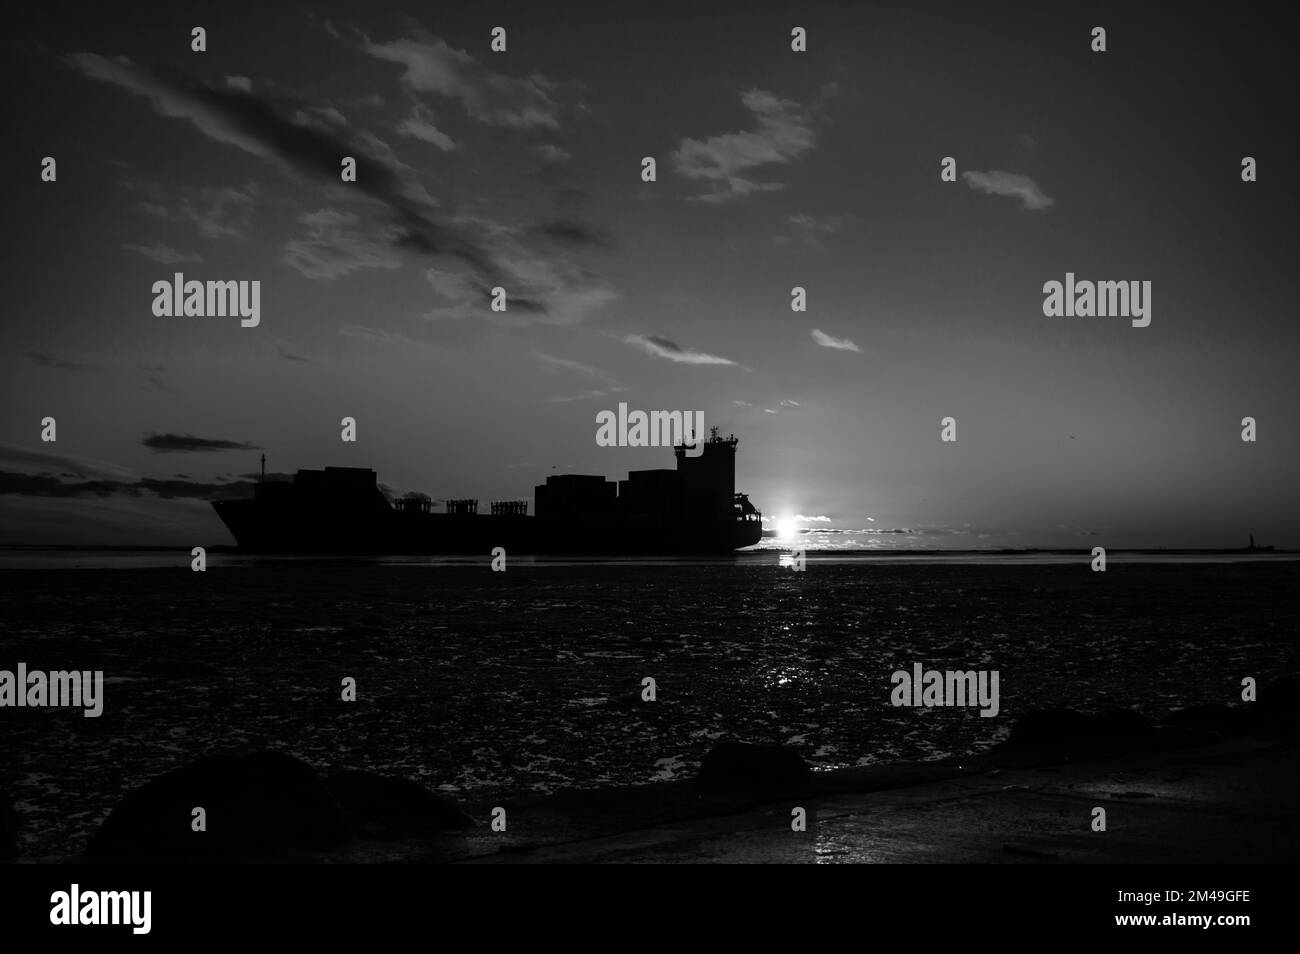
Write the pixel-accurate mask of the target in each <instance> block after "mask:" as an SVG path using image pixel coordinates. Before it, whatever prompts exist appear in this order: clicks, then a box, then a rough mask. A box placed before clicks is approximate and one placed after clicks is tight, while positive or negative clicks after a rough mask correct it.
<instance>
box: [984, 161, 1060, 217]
mask: <svg viewBox="0 0 1300 954" xmlns="http://www.w3.org/2000/svg"><path fill="white" fill-rule="evenodd" d="M961 176H962V178H963V179H965V180H966V184H967V185H969V186H970V187H971V188H972V189H979V190H980V191H982V192H987V193H989V194H990V195H1009V196H1014V197H1015V198H1017V199H1020V200H1021V202H1023V203H1024V208H1026V209H1030V210H1038V209H1045V208H1047V207H1048V206H1050V205H1054V204H1055V202H1054V201H1053V200H1052V199H1051V198H1049V197H1048V196H1047V195H1046V194H1044V192H1043V190H1042V189H1040V188H1039V187H1038V185H1037V183H1035V182H1034V180H1033V179H1031V178H1029V176H1022V175H1017V174H1016V173H1014V172H999V171H997V170H994V171H992V172H963V173H962V174H961Z"/></svg>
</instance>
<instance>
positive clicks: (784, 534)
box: [776, 517, 799, 540]
mask: <svg viewBox="0 0 1300 954" xmlns="http://www.w3.org/2000/svg"><path fill="white" fill-rule="evenodd" d="M798 532H799V527H798V525H796V524H795V522H794V518H793V517H778V518H777V521H776V535H777V536H778V537H780V538H781V539H783V540H788V539H789V538H790V537H793V536H794V535H795V534H797V533H798Z"/></svg>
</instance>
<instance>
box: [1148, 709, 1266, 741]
mask: <svg viewBox="0 0 1300 954" xmlns="http://www.w3.org/2000/svg"><path fill="white" fill-rule="evenodd" d="M1246 715H1247V714H1246V712H1245V710H1244V709H1239V708H1233V707H1232V706H1224V705H1210V706H1188V707H1187V708H1185V709H1175V710H1174V711H1173V712H1171V713H1169V715H1167V716H1165V718H1164V724H1165V725H1167V726H1172V727H1173V728H1176V729H1194V730H1196V731H1198V732H1217V733H1219V734H1221V735H1232V734H1233V733H1236V732H1241V731H1244V730H1245V728H1246V722H1247V718H1246Z"/></svg>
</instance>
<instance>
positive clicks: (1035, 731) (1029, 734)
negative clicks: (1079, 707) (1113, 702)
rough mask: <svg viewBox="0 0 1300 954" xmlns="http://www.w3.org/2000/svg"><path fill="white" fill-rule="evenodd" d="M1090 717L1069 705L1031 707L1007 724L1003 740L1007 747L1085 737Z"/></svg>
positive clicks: (1071, 740) (1034, 745)
mask: <svg viewBox="0 0 1300 954" xmlns="http://www.w3.org/2000/svg"><path fill="white" fill-rule="evenodd" d="M1091 731H1092V720H1091V719H1090V718H1089V717H1088V716H1086V715H1084V714H1083V713H1081V712H1075V711H1074V710H1073V709H1035V710H1034V711H1033V712H1029V713H1026V714H1025V715H1024V716H1022V717H1021V718H1020V720H1019V721H1018V722H1016V724H1015V725H1013V726H1012V727H1011V735H1010V736H1009V737H1008V738H1007V740H1006V742H1004V743H1003V744H1004V745H1006V746H1008V747H1011V748H1040V747H1042V748H1046V747H1050V746H1057V745H1061V744H1062V743H1069V744H1077V743H1078V742H1080V741H1086V740H1087V739H1088V737H1089V733H1090V732H1091Z"/></svg>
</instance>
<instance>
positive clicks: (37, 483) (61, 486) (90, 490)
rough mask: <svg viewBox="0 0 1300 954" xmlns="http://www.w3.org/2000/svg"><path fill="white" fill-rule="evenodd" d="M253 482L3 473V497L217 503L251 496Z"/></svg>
mask: <svg viewBox="0 0 1300 954" xmlns="http://www.w3.org/2000/svg"><path fill="white" fill-rule="evenodd" d="M253 484H254V482H253V481H251V480H235V481H228V482H208V483H205V482H202V481H195V480H179V479H175V478H173V479H170V480H158V479H156V478H153V477H142V478H140V479H139V480H134V481H122V480H80V481H69V480H64V479H63V478H62V477H59V476H55V475H53V474H15V473H10V472H8V471H0V495H3V494H21V495H23V496H28V497H110V496H125V497H139V496H142V495H143V494H152V495H153V496H156V497H162V498H164V499H176V498H193V499H197V500H213V499H216V498H220V497H251V496H252V495H253Z"/></svg>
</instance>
